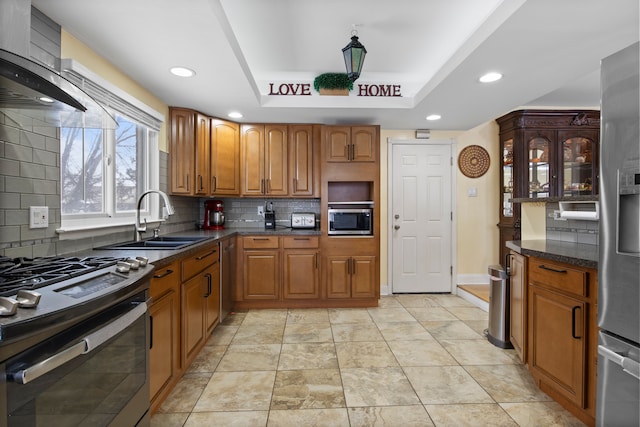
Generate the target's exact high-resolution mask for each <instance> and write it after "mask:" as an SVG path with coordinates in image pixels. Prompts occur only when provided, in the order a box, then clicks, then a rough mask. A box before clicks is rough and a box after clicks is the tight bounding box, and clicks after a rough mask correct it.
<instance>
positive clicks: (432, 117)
mask: <svg viewBox="0 0 640 427" xmlns="http://www.w3.org/2000/svg"><path fill="white" fill-rule="evenodd" d="M441 118H442V116H441V115H440V114H429V115H428V116H427V120H440V119H441Z"/></svg>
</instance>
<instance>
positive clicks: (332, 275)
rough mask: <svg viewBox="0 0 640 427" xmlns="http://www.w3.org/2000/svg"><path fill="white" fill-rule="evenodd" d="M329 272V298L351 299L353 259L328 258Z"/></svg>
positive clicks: (342, 257) (347, 257)
mask: <svg viewBox="0 0 640 427" xmlns="http://www.w3.org/2000/svg"><path fill="white" fill-rule="evenodd" d="M326 272H327V298H350V297H351V257H349V256H332V255H330V256H328V257H327V263H326Z"/></svg>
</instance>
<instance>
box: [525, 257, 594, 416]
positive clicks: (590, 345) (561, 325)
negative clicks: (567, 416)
mask: <svg viewBox="0 0 640 427" xmlns="http://www.w3.org/2000/svg"><path fill="white" fill-rule="evenodd" d="M528 280H529V285H528V304H527V305H528V325H527V326H528V343H527V346H528V357H527V360H528V364H529V370H530V372H531V375H532V376H533V378H534V380H535V381H536V383H537V384H538V386H539V387H540V388H541V389H542V391H544V392H545V393H547V394H549V395H550V396H551V397H553V398H554V399H555V400H556V401H558V402H559V403H560V404H561V405H562V406H563V407H565V408H566V409H567V410H569V411H570V412H572V413H573V414H574V415H576V416H577V417H578V418H580V419H581V420H582V421H583V422H585V423H586V424H588V425H594V424H595V395H596V360H597V327H596V297H597V272H596V271H595V270H589V269H582V268H579V267H576V266H573V265H569V264H564V263H559V262H555V261H554V262H550V261H547V260H543V259H538V258H530V259H529V268H528Z"/></svg>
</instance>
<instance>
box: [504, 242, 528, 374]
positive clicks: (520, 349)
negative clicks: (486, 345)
mask: <svg viewBox="0 0 640 427" xmlns="http://www.w3.org/2000/svg"><path fill="white" fill-rule="evenodd" d="M509 259H510V262H509V263H508V264H507V265H508V266H509V274H510V278H509V341H510V342H511V344H512V345H513V348H514V349H515V351H516V353H518V356H520V359H521V360H522V361H523V362H524V363H526V362H527V360H526V356H527V337H526V330H527V258H526V257H524V256H522V255H520V254H519V253H517V252H514V251H511V254H510V258H509Z"/></svg>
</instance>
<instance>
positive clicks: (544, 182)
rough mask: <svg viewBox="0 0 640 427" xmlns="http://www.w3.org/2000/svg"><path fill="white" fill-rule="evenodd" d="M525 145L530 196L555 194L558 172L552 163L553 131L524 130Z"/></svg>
mask: <svg viewBox="0 0 640 427" xmlns="http://www.w3.org/2000/svg"><path fill="white" fill-rule="evenodd" d="M525 141H526V146H527V162H528V163H527V165H528V166H527V168H528V172H527V174H526V175H525V176H527V177H528V178H527V181H526V185H527V188H528V196H527V197H530V198H542V197H549V196H554V195H556V194H557V193H556V191H557V190H556V187H557V178H558V172H557V168H556V165H555V164H554V159H555V158H556V157H555V132H554V131H548V130H545V131H527V132H525Z"/></svg>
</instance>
